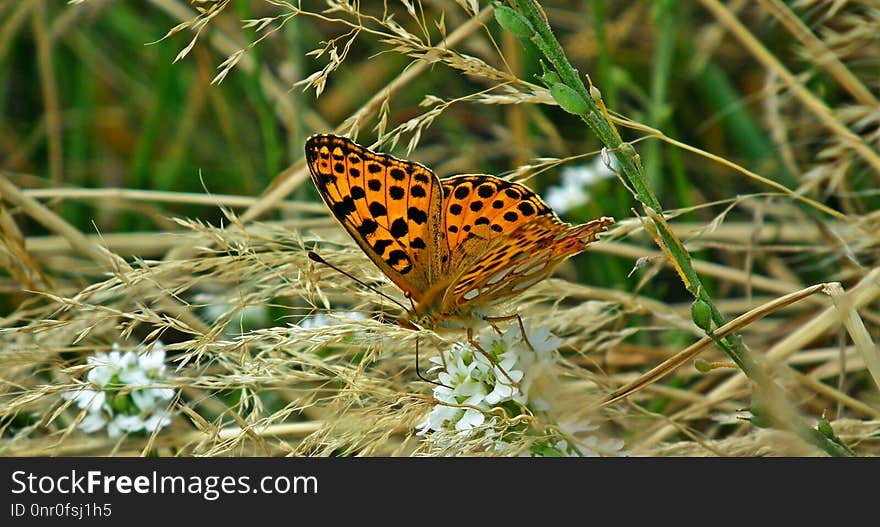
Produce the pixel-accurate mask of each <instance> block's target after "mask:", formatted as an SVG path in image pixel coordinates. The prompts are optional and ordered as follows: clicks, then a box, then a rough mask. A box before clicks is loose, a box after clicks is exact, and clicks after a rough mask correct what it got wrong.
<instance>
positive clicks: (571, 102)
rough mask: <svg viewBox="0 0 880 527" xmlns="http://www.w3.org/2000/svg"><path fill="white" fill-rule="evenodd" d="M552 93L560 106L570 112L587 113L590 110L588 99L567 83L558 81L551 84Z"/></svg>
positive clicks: (576, 113)
mask: <svg viewBox="0 0 880 527" xmlns="http://www.w3.org/2000/svg"><path fill="white" fill-rule="evenodd" d="M550 95H552V96H553V99H555V100H556V103H557V104H559V107H560V108H562V109H563V110H565V111H566V112H568V113H573V114H575V115H586V114H587V113H588V112H589V111H590V107H589V106H588V105H587V101H585V100H584V98H583V97H581V96H580V94H579V93H578V92H576V91H574V89H573V88H570V87H569V86H567V85H565V84H562V83H556V84H554V85H553V86H551V87H550Z"/></svg>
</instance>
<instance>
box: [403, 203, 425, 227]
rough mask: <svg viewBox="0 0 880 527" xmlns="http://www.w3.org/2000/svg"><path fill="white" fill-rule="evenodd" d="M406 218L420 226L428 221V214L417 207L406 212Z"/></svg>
mask: <svg viewBox="0 0 880 527" xmlns="http://www.w3.org/2000/svg"><path fill="white" fill-rule="evenodd" d="M406 217H407V218H408V219H409V220H411V221H414V222H416V223H417V224H419V225H421V224H423V223H425V222H426V221H428V213H426V212H425V211H423V210H421V209H418V208H416V207H410V208H409V209H408V210H407V211H406Z"/></svg>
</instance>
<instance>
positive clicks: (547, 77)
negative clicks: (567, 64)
mask: <svg viewBox="0 0 880 527" xmlns="http://www.w3.org/2000/svg"><path fill="white" fill-rule="evenodd" d="M539 62H540V63H541V70H542V71H543V72H544V73H542V74H541V76H540V77H538V78H539V79H541V80H542V81H543V82H544V85H545V86H548V87H549V86H553V85H554V84H558V83H560V82H562V79H560V78H559V75H557V74H556V72H555V71H553V70H552V69H550V68H548V67H547V64H545V63H544V61H543V60H542V61H539Z"/></svg>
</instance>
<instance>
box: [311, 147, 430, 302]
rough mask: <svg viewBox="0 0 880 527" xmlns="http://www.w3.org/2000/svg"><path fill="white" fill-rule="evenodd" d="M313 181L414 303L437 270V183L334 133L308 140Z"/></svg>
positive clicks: (418, 168)
mask: <svg viewBox="0 0 880 527" xmlns="http://www.w3.org/2000/svg"><path fill="white" fill-rule="evenodd" d="M305 150H306V161H307V162H308V165H309V171H310V172H311V175H312V180H313V181H314V183H315V187H316V188H317V189H318V192H319V194H320V195H321V197H322V198H323V199H324V202H325V203H326V204H327V206H328V207H330V210H331V211H332V212H333V215H334V216H335V217H336V219H337V220H339V222H340V223H341V224H342V226H343V227H344V228H345V230H346V231H348V233H349V234H350V235H351V237H352V238H353V239H354V241H355V242H357V244H358V245H359V246H360V247H361V249H363V251H364V253H366V255H367V256H368V257H369V258H370V259H371V260H372V261H373V262H374V263H375V264H376V265H377V266H378V267H379V269H381V270H382V272H384V273H385V274H386V275H387V276H388V278H390V279H391V280H392V281H393V282H394V283H395V284H397V286H398V287H400V289H401V290H403V291H404V292H405V293H406V294H407V296H409V297H410V298H412V299H413V300H415V301H416V302H418V301H419V300H420V299H421V296H422V293H423V292H424V291H425V290H426V289H428V287H429V286H430V284H431V283H432V282H433V280H434V277H435V276H436V275H437V273H438V272H439V266H440V263H439V256H440V255H441V254H445V251H442V250H441V243H440V239H439V237H440V235H441V233H440V230H439V229H438V228H437V225H439V224H440V215H441V212H440V204H441V200H442V190H441V187H440V181H439V180H438V179H437V176H435V175H434V173H433V172H431V171H430V170H429V169H427V168H426V167H424V166H422V165H420V164H418V163H412V162H409V161H403V160H400V159H396V158H394V157H391V156H388V155H384V154H378V153H375V152H372V151H370V150H368V149H366V148H363V147H361V146H360V145H358V144H356V143H354V142H353V141H351V140H349V139H346V138H344V137H339V136H334V135H313V136H312V137H309V139H308V140H307V141H306V146H305Z"/></svg>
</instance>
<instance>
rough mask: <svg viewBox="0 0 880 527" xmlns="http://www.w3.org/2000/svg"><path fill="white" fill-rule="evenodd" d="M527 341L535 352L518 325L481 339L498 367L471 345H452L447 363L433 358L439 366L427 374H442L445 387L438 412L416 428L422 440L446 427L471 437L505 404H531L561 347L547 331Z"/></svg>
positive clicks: (439, 390) (439, 392) (440, 391)
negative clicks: (536, 384)
mask: <svg viewBox="0 0 880 527" xmlns="http://www.w3.org/2000/svg"><path fill="white" fill-rule="evenodd" d="M526 338H527V339H528V341H529V343H530V344H531V345H532V347H533V348H534V351H532V350H531V349H529V347H528V345H527V344H526V343H525V342H524V341H523V336H522V332H521V331H520V329H519V326H518V325H514V326H511V328H510V329H508V330H507V331H506V332H505V333H504V334H503V335H501V336H499V335H495V334H492V335H491V336H489V337H488V338H484V337H477V339H476V340H477V343H478V344H479V345H480V347H481V348H483V349H484V350H485V351H486V352H487V353H488V354H490V355H492V356H493V358H494V359H495V364H493V363H492V361H490V360H489V358H488V357H486V355H484V354H482V353H480V352H479V351H477V350H476V349H474V348H473V347H472V346H471V345H470V344H459V343H456V344H453V345H452V349H450V351H449V353H446V354H445V355H444V358H439V357H432V358H431V359H430V360H431V362H433V363H434V364H435V365H434V366H432V367H431V368H430V369H429V370H428V372H429V373H430V372H432V371H437V370H441V371H440V373H439V374H438V377H437V380H438V381H439V382H440V383H441V384H442V386H437V387H436V388H434V398H435V399H436V400H437V401H438V402H439V403H441V404H438V405H436V406H434V408H433V410H432V411H431V413H430V414H428V418H427V419H426V420H425V421H424V422H423V423H421V424H420V425H418V427H417V428H418V429H419V432H418V434H419V435H424V434H426V433H428V432H430V431H433V430H442V429H444V428H446V427H452V428H454V429H455V430H458V431H460V432H467V431H469V430H471V429H472V428H474V427H477V426H480V425H482V424H483V423H484V421H485V412H486V411H487V410H489V409H491V408H492V407H496V406H499V405H501V404H502V403H505V402H507V401H514V402H516V403H520V404H523V405H525V404H527V402H528V401H529V395H530V393H529V392H530V388H531V386H532V383H533V381H534V378H535V374H537V373H540V372H542V371H544V369H543V366H544V365H546V363H548V362H552V358H551V352H552V351H553V350H555V349H556V348H557V346H559V344H560V342H561V341H560V340H559V339H557V338H556V337H553V336H552V335H550V331H549V330H546V329H543V328H542V329H539V330H537V331H534V332H531V333H530V332H528V331H527V334H526ZM444 359H445V363H446V369H445V370H443V363H444ZM502 370H503V371H502Z"/></svg>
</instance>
